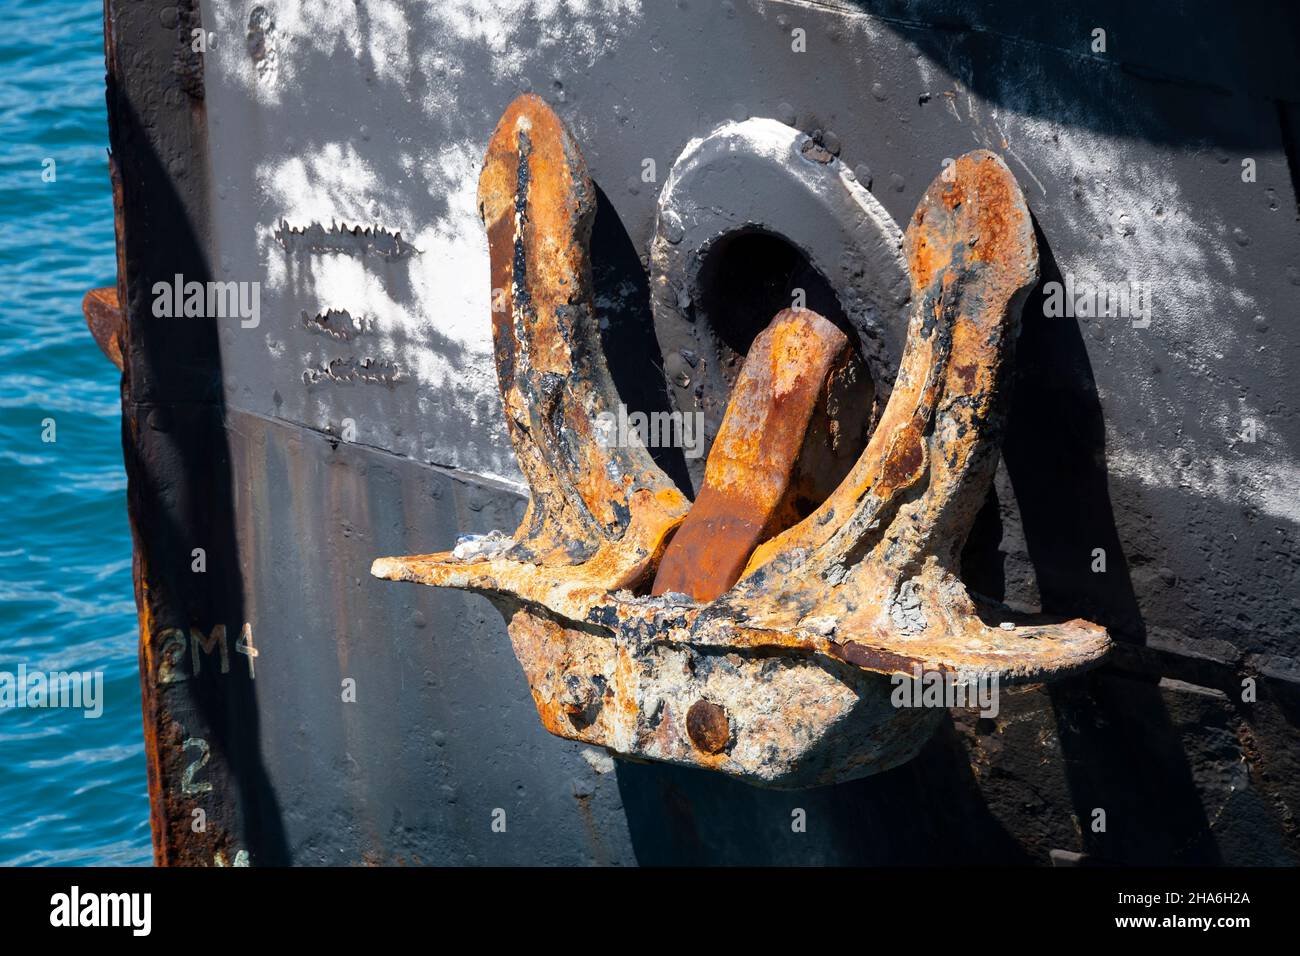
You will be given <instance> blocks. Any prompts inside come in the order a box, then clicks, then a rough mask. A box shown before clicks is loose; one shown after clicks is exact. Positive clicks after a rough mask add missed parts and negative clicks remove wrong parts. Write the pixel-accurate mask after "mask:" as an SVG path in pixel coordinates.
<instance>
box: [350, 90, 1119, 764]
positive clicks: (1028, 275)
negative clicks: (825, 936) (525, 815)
mask: <svg viewBox="0 0 1300 956" xmlns="http://www.w3.org/2000/svg"><path fill="white" fill-rule="evenodd" d="M804 139H805V140H806V139H807V137H804ZM799 142H800V141H799V140H798V134H794V143H795V145H796V147H798V148H800V149H801V151H802V147H801V146H799V145H798V144H799ZM837 163H838V160H835V159H833V158H832V159H830V160H829V162H827V163H826V164H825V165H827V166H828V167H830V168H831V171H832V172H835V173H837V174H838V170H837V169H836V166H835V164H837ZM479 202H480V208H481V210H482V214H483V218H484V222H485V224H486V227H487V232H488V242H489V250H490V255H491V269H492V286H493V288H494V289H496V290H503V294H502V295H501V296H500V297H501V298H503V299H504V302H498V305H499V306H500V307H499V308H497V309H496V310H494V313H493V316H492V322H493V332H494V340H495V349H496V363H497V370H498V375H499V381H500V386H501V392H502V399H503V403H504V406H505V411H506V417H507V422H508V425H509V429H510V434H511V439H512V442H513V444H514V448H515V452H516V455H517V456H518V459H519V464H520V468H521V469H522V471H523V472H524V475H525V476H526V478H527V480H528V483H529V485H530V487H531V489H532V499H531V502H530V504H529V507H528V510H527V513H526V514H525V516H524V520H523V522H522V524H521V525H520V527H519V529H518V530H517V531H516V532H515V534H514V536H513V537H512V538H510V539H504V538H503V539H502V540H501V541H500V542H498V543H495V544H486V545H484V546H480V547H479V548H478V549H477V551H476V553H474V554H472V555H469V556H467V557H466V558H465V559H460V558H458V557H456V555H455V554H454V553H452V552H443V553H439V554H431V555H417V556H410V557H387V558H379V559H377V560H376V561H375V562H374V564H373V566H372V568H371V573H372V574H374V575H376V576H378V577H381V578H387V579H391V580H402V581H414V582H418V583H422V584H428V585H432V586H435V587H452V588H461V589H464V590H469V591H475V592H478V593H482V594H486V595H488V596H490V597H491V598H492V599H493V601H494V603H495V604H496V605H497V606H498V607H499V608H500V609H501V610H502V613H503V614H504V615H505V617H506V619H507V621H508V624H509V633H510V638H511V641H512V643H513V646H514V650H515V654H516V656H517V657H518V659H519V661H520V663H521V664H522V665H523V669H524V673H525V675H526V677H527V679H528V683H529V686H530V688H531V690H532V694H533V698H534V701H535V703H536V705H537V709H538V713H539V714H540V716H541V719H542V723H543V725H544V726H545V727H546V729H547V730H549V731H550V732H551V733H554V734H557V735H559V736H561V737H566V738H570V739H574V740H580V741H583V742H586V743H589V744H596V745H602V746H605V747H608V748H609V749H610V750H611V751H613V752H615V753H617V754H620V755H623V756H626V757H631V758H640V759H650V760H663V761H669V762H673V763H679V764H687V765H692V766H697V767H704V768H708V769H713V770H719V771H722V772H724V773H728V774H732V775H735V776H737V777H740V778H743V779H745V780H748V781H750V782H753V783H757V784H763V785H767V786H778V787H801V786H810V785H817V784H823V783H831V782H835V781H840V780H846V779H852V778H855V777H861V776H865V775H867V774H871V773H876V772H879V771H882V770H886V769H889V768H890V767H893V766H896V765H898V764H900V763H902V762H904V761H906V760H908V759H909V758H910V757H912V756H913V755H914V754H915V753H916V752H917V751H918V750H919V749H920V747H921V746H922V745H923V744H924V743H925V742H926V740H927V739H928V738H929V736H930V734H931V733H932V731H933V730H934V728H935V727H936V726H937V725H938V723H939V721H940V718H941V715H942V713H943V710H942V709H941V708H935V707H899V706H895V705H894V703H893V702H892V701H891V696H892V694H891V691H892V683H893V682H892V681H891V678H896V677H897V676H898V675H905V676H906V677H909V678H914V677H916V676H917V675H918V674H924V673H935V672H938V673H942V674H949V675H985V676H991V677H995V678H996V679H997V680H998V681H999V682H1000V683H1001V684H1003V685H1005V684H1007V683H1012V682H1025V681H1042V680H1048V679H1052V678H1056V677H1061V676H1064V675H1067V674H1071V673H1074V672H1077V671H1079V670H1081V669H1083V668H1086V667H1088V666H1091V665H1093V664H1095V663H1096V662H1097V661H1099V660H1100V659H1101V657H1102V656H1103V655H1104V654H1105V652H1106V650H1107V649H1108V646H1109V640H1108V638H1107V636H1106V632H1105V631H1104V629H1102V628H1101V627H1099V626H1097V625H1095V624H1090V623H1087V622H1085V621H1079V620H1074V621H1066V622H1056V623H1049V622H1042V621H1033V620H1020V619H1013V618H1012V617H1011V615H1010V614H1009V612H1001V611H999V612H996V614H997V616H996V619H986V618H987V615H988V613H989V612H988V611H987V610H985V609H981V608H977V606H976V605H975V603H974V602H973V601H972V599H971V598H970V596H969V595H968V594H967V592H966V589H965V587H964V586H963V585H962V582H961V580H960V577H959V574H958V559H959V555H960V551H961V548H962V545H963V543H964V542H965V539H966V535H967V533H968V531H969V529H970V526H971V523H972V521H973V520H974V516H975V513H976V511H977V510H978V508H979V507H980V505H981V503H982V502H983V500H984V498H985V496H986V494H987V491H988V487H989V483H990V481H991V480H992V474H993V470H994V467H995V465H996V462H997V428H998V425H999V421H1000V404H1001V403H1000V401H999V398H1000V395H1001V393H1002V391H1003V389H1004V386H1005V375H1006V370H1007V367H1008V365H1009V362H1010V358H1011V351H1012V347H1013V345H1014V341H1015V336H1016V332H1017V328H1018V321H1019V310H1020V306H1021V304H1022V302H1023V299H1024V298H1025V296H1026V295H1027V294H1028V292H1029V290H1030V289H1031V288H1032V286H1033V285H1034V283H1035V281H1036V280H1037V276H1038V253H1037V247H1036V244H1035V240H1034V232H1033V226H1032V222H1031V219H1030V215H1029V210H1028V208H1027V206H1026V204H1025V201H1024V197H1023V196H1022V195H1021V192H1020V189H1019V187H1018V185H1017V184H1016V181H1015V179H1014V177H1013V176H1012V175H1011V173H1010V171H1009V170H1008V169H1007V167H1006V166H1005V164H1004V163H1003V162H1002V160H1001V159H999V158H998V157H997V156H996V155H994V154H993V153H990V152H987V151H983V150H978V151H975V152H971V153H967V154H966V155H964V156H961V157H960V158H958V159H957V160H956V162H955V163H953V164H951V165H950V166H949V167H947V169H946V170H945V171H944V173H943V175H941V176H940V177H938V178H937V179H936V180H935V181H934V182H933V183H932V184H931V186H930V188H929V189H928V190H927V191H926V193H925V195H924V197H923V198H922V200H921V202H920V204H919V206H918V207H917V210H916V212H915V214H914V215H913V216H912V219H911V221H910V223H909V225H908V228H907V232H906V236H905V238H904V240H903V248H902V252H903V254H904V256H905V259H906V263H907V270H908V274H909V278H910V283H911V316H910V320H909V324H908V331H907V339H906V345H905V347H904V349H903V354H902V358H901V362H900V366H899V369H898V373H897V376H896V377H895V380H894V385H893V390H892V393H891V394H890V397H889V400H888V403H887V405H886V406H885V408H884V411H883V413H882V414H881V416H880V418H879V420H878V422H877V424H876V427H875V429H874V431H873V432H872V434H871V437H870V441H869V442H868V444H867V446H866V449H865V450H864V451H863V452H862V454H861V456H860V457H859V458H858V460H857V462H856V463H855V464H854V465H853V467H852V468H851V469H850V470H849V472H848V475H847V477H845V478H844V480H843V481H842V482H841V483H840V484H839V485H838V487H836V489H835V490H834V491H833V492H831V494H830V495H829V497H827V498H826V500H825V501H824V502H822V504H821V505H820V506H819V507H818V508H817V509H816V510H815V511H814V512H813V513H812V514H811V515H809V516H808V517H807V518H805V519H804V520H802V521H800V522H799V523H798V524H796V525H794V526H793V527H791V528H789V529H788V530H786V531H784V532H782V533H781V534H778V535H777V536H776V537H774V538H772V539H771V540H768V541H766V542H764V543H762V544H761V545H759V546H758V548H757V550H755V551H754V552H753V554H752V556H751V557H750V559H749V561H748V563H747V565H746V566H745V569H744V572H743V574H742V576H741V577H740V580H739V581H738V582H737V583H736V584H735V585H734V586H733V587H731V588H730V589H729V590H728V591H726V592H725V593H723V594H722V595H721V596H720V597H718V598H717V599H715V600H713V601H710V602H707V603H699V602H695V601H693V600H691V599H689V598H686V597H684V596H682V595H677V594H667V595H663V596H659V597H651V596H648V595H645V594H644V593H643V592H644V591H645V590H646V589H648V587H649V584H650V581H651V580H652V579H653V577H654V575H655V572H656V569H657V567H658V565H659V562H660V559H661V557H662V555H663V552H664V549H665V546H666V544H667V542H668V540H669V538H670V536H671V535H672V534H673V532H674V531H675V529H676V528H677V527H678V525H679V524H680V523H681V522H682V520H683V518H684V517H685V515H686V513H687V510H688V508H689V506H690V503H689V502H688V501H687V499H686V498H685V496H684V495H682V493H681V492H680V491H678V489H677V488H676V487H675V486H674V485H673V483H672V482H671V481H670V480H669V479H668V477H667V476H666V475H665V474H664V473H663V472H662V471H661V470H660V469H659V468H658V467H657V466H656V465H655V464H654V462H653V461H652V460H651V458H650V456H649V454H648V453H647V452H646V450H645V449H644V448H643V447H641V446H639V445H637V444H635V443H633V444H630V445H627V446H625V447H619V446H611V445H609V443H607V442H602V441H599V440H598V438H597V434H596V421H597V416H598V415H600V413H602V412H611V413H612V412H613V410H614V408H615V407H616V403H617V401H618V398H617V394H616V392H615V389H614V386H613V384H612V381H611V379H610V376H609V372H608V370H607V368H606V365H605V361H604V355H603V353H602V351H601V345H600V336H599V330H598V328H597V323H596V316H595V313H594V307H593V304H592V296H591V280H590V262H589V258H588V248H587V244H588V239H589V236H590V230H591V223H592V218H593V215H594V212H595V202H596V199H595V190H594V188H593V186H592V183H591V181H590V179H589V178H588V176H587V172H586V169H585V164H584V162H583V160H582V156H581V153H580V152H579V150H578V147H577V145H576V144H575V143H574V141H573V140H572V138H571V137H570V136H569V134H568V132H567V131H566V130H565V128H564V127H563V124H562V123H561V122H560V120H559V118H558V117H557V116H556V115H555V114H554V113H553V112H552V111H551V110H550V109H549V108H548V107H547V106H546V105H545V104H544V103H543V102H542V100H540V99H539V98H538V97H536V96H532V95H527V96H523V97H520V98H519V99H517V100H516V101H515V102H513V103H512V104H511V105H510V107H509V108H508V109H507V110H506V112H505V115H504V116H503V117H502V119H501V121H500V123H499V124H498V126H497V128H496V130H495V132H494V134H493V136H492V139H491V141H490V143H489V145H488V150H487V156H486V159H485V163H484V168H483V173H482V176H481V178H480V182H479Z"/></svg>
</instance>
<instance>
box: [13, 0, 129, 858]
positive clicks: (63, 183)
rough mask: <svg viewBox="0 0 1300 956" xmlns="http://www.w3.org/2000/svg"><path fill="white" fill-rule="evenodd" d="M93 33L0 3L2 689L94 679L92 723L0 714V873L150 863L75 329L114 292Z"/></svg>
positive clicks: (117, 510)
mask: <svg viewBox="0 0 1300 956" xmlns="http://www.w3.org/2000/svg"><path fill="white" fill-rule="evenodd" d="M102 18H103V5H102V2H101V0H0V23H2V24H3V27H0V296H2V299H0V302H2V303H3V308H0V521H2V522H3V531H0V674H3V673H5V672H8V673H10V674H16V673H17V671H18V668H19V667H20V665H26V667H27V669H28V671H44V672H48V671H92V672H93V671H99V672H102V674H103V714H102V716H100V717H99V718H97V719H87V718H86V717H84V716H83V715H82V711H80V710H73V709H43V710H36V709H16V708H0V864H5V865H15V864H64V865H78V864H99V865H116V864H141V863H148V862H149V861H150V859H151V851H150V843H149V800H148V795H147V792H146V781H145V760H144V747H143V742H142V741H143V738H142V731H141V716H140V687H139V677H138V672H137V664H136V633H135V604H134V601H133V598H132V587H131V536H130V529H129V526H128V524H127V517H126V475H125V473H124V471H123V468H122V448H121V430H120V428H121V424H120V423H121V412H120V407H119V395H118V377H119V376H118V372H117V369H115V368H114V367H113V366H112V365H111V364H110V363H109V362H108V360H107V359H105V358H104V357H103V355H102V354H101V353H100V352H99V350H98V348H96V346H95V344H94V342H93V340H92V339H91V337H90V334H89V332H88V331H87V330H86V326H85V323H84V321H83V320H82V317H81V296H82V294H83V293H84V292H85V291H86V290H87V289H90V288H92V287H95V286H105V285H112V284H113V283H114V281H115V278H114V276H115V264H114V248H113V203H112V193H111V188H110V185H109V178H108V161H107V155H106V150H107V146H108V126H107V119H106V115H105V107H104V50H103V25H102ZM47 159H53V160H54V163H55V165H54V167H53V169H54V176H55V178H54V181H52V182H45V181H43V179H42V171H43V169H45V168H47V164H45V160H47ZM47 419H52V420H53V422H54V428H55V431H54V437H55V439H56V440H55V441H53V442H46V441H43V433H46V432H47V428H46V426H45V424H44V423H45V422H46V420H47Z"/></svg>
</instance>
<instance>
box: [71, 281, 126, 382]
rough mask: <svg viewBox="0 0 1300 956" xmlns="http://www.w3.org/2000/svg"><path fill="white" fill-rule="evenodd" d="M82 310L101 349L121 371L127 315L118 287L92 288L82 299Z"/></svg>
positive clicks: (87, 324)
mask: <svg viewBox="0 0 1300 956" xmlns="http://www.w3.org/2000/svg"><path fill="white" fill-rule="evenodd" d="M81 312H82V315H84V316H85V318H86V326H87V327H88V328H89V329H90V334H91V335H92V336H93V337H94V339H95V344H96V345H98V346H99V350H100V351H101V352H103V353H104V355H105V357H106V358H107V359H108V360H109V361H110V362H112V363H113V364H114V365H116V366H117V368H118V371H121V370H122V361H123V360H122V339H123V338H124V336H125V334H126V332H125V329H126V317H125V316H124V315H123V313H122V304H121V301H120V300H119V299H118V297H117V289H116V287H112V286H110V287H108V288H104V289H91V290H90V291H89V292H87V293H86V295H85V296H84V297H83V298H82V300H81Z"/></svg>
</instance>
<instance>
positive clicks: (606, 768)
mask: <svg viewBox="0 0 1300 956" xmlns="http://www.w3.org/2000/svg"><path fill="white" fill-rule="evenodd" d="M580 752H581V753H582V759H583V760H585V761H587V763H588V764H590V766H591V769H592V770H594V771H596V773H602V774H603V773H613V772H614V758H613V757H611V756H610V755H609V754H608V753H606V752H605V751H604V750H596V749H595V748H593V747H583V748H582V750H581V751H580Z"/></svg>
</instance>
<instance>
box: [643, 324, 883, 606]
mask: <svg viewBox="0 0 1300 956" xmlns="http://www.w3.org/2000/svg"><path fill="white" fill-rule="evenodd" d="M856 361H857V359H856V356H855V354H854V351H853V347H852V346H851V345H850V344H849V340H848V337H847V336H845V335H844V333H843V332H841V331H840V330H839V329H837V328H836V327H835V326H834V325H833V324H832V323H830V322H828V321H827V320H826V319H824V318H822V317H821V316H820V315H818V314H817V313H815V312H813V311H811V310H808V309H800V310H794V309H786V310H784V311H783V312H781V313H779V314H778V315H777V316H776V318H775V319H773V320H772V323H771V324H770V325H769V326H768V327H767V328H766V329H764V330H763V331H762V332H761V333H760V334H759V335H758V337H757V338H755V340H754V343H753V345H752V346H751V347H750V350H749V355H748V356H747V357H746V359H745V364H744V366H743V367H742V368H741V370H740V374H739V376H738V377H737V379H736V384H735V386H734V387H733V388H732V392H731V401H730V404H729V405H728V408H727V413H726V415H725V416H724V418H723V420H722V427H721V428H720V429H719V430H718V435H717V438H716V439H714V442H713V448H712V449H711V451H710V452H709V460H708V463H707V465H706V468H705V472H704V485H703V487H702V488H701V490H700V493H699V495H698V497H697V498H696V501H695V504H694V505H693V506H692V507H691V510H690V513H689V514H687V516H686V520H685V521H684V522H683V523H682V526H681V527H680V528H679V529H678V531H677V534H676V535H675V536H674V537H673V539H672V543H671V544H670V545H669V546H668V548H667V550H666V551H665V553H664V556H663V560H662V561H661V562H660V565H659V572H658V574H657V575H656V577H655V582H654V587H653V589H652V590H651V592H650V593H651V594H665V593H668V592H675V593H682V594H689V595H690V596H691V597H693V598H695V599H696V600H697V601H712V600H713V599H714V598H716V597H717V596H718V595H720V594H722V593H723V592H724V591H726V590H727V589H729V588H730V587H731V586H732V585H733V584H735V583H736V580H737V579H738V578H739V577H740V574H741V572H742V571H743V570H744V568H745V563H746V562H747V561H748V560H749V556H750V555H751V554H752V553H753V551H754V548H755V547H757V546H758V544H759V543H760V542H762V541H764V540H766V539H767V538H770V537H771V536H772V535H774V534H776V533H777V532H779V531H783V530H784V529H785V528H788V527H789V526H790V525H792V524H794V523H795V522H796V521H798V520H799V519H800V518H803V517H804V516H805V515H807V513H808V512H809V511H810V510H811V508H809V507H808V506H807V505H808V503H809V498H811V497H813V496H814V495H815V494H816V492H815V489H809V488H808V487H807V485H808V482H806V481H804V482H801V481H800V477H801V476H800V470H801V466H802V470H803V472H804V474H818V473H820V472H821V470H822V469H821V468H820V467H819V466H822V465H823V464H824V462H823V461H818V462H816V463H810V462H809V461H808V459H809V458H810V457H812V456H813V455H814V453H815V446H817V445H821V446H826V445H827V444H828V443H829V441H830V439H831V436H832V434H833V433H834V434H837V435H840V436H841V440H843V441H849V440H850V439H849V438H848V437H847V436H846V435H844V434H843V432H842V431H835V432H833V431H832V429H831V427H830V423H831V422H832V421H834V420H835V419H836V417H837V416H836V414H835V413H834V412H832V411H830V410H829V408H828V406H830V405H834V406H835V407H836V409H837V410H838V408H840V407H841V406H843V405H853V404H855V403H854V402H853V401H852V400H851V399H850V400H848V401H842V402H841V401H835V400H833V399H832V398H831V394H832V393H831V391H830V387H831V384H832V381H833V380H832V374H833V373H834V372H835V371H836V370H837V369H839V368H843V367H844V366H846V365H848V364H849V363H852V362H856ZM859 380H861V379H859ZM853 398H854V399H857V401H856V408H858V409H859V410H861V409H862V406H863V405H864V404H865V405H867V406H869V404H870V396H869V395H867V396H863V395H857V396H853ZM819 412H820V414H818V413H819ZM847 416H848V413H847V412H846V417H847ZM858 422H859V429H858V435H857V436H854V439H857V438H861V437H863V436H861V424H862V422H863V417H862V416H858ZM836 424H839V423H838V422H836ZM860 449H861V444H860V442H857V443H856V447H854V448H853V449H852V450H853V453H854V454H856V453H857V451H859V450H860ZM822 457H823V458H825V457H827V456H826V454H825V453H824V454H823V455H822ZM819 503H820V500H817V501H814V502H812V504H819Z"/></svg>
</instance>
